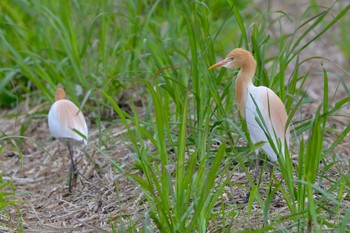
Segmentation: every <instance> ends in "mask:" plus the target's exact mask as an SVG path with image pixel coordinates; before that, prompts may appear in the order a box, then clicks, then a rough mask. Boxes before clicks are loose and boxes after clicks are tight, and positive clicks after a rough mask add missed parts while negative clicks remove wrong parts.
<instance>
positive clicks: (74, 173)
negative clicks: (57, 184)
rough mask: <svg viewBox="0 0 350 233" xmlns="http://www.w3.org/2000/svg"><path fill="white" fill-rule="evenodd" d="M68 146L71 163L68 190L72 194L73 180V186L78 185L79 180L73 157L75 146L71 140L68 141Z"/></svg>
mask: <svg viewBox="0 0 350 233" xmlns="http://www.w3.org/2000/svg"><path fill="white" fill-rule="evenodd" d="M67 146H68V150H69V155H70V161H71V166H70V169H69V186H68V190H69V192H72V179H74V180H73V184H74V185H75V184H76V180H77V169H76V167H75V164H74V157H73V145H72V144H71V142H70V141H69V140H67Z"/></svg>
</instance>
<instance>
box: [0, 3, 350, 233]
mask: <svg viewBox="0 0 350 233" xmlns="http://www.w3.org/2000/svg"><path fill="white" fill-rule="evenodd" d="M13 2H14V3H16V4H13V5H11V4H12V2H11V3H10V1H1V2H0V7H1V10H2V11H3V12H4V13H5V14H4V16H2V25H3V26H4V27H2V29H1V31H0V43H1V46H2V49H1V53H2V57H1V58H0V61H1V63H2V65H1V67H2V68H1V75H2V76H3V77H4V78H3V79H1V81H0V91H2V95H6V96H8V98H12V97H13V96H12V95H11V94H9V93H13V91H12V90H15V91H16V92H17V93H30V94H31V95H33V96H34V97H35V98H36V101H37V102H42V101H44V100H50V101H51V100H52V94H53V90H54V89H55V87H56V86H57V85H58V84H62V85H63V86H64V87H65V88H66V89H67V92H68V93H76V95H73V94H72V95H71V97H72V99H73V101H75V102H79V101H78V100H80V101H82V102H83V105H85V106H84V109H88V111H89V112H90V114H89V115H90V116H97V117H96V118H97V122H96V125H97V126H96V127H99V126H100V125H101V124H102V122H101V121H102V120H103V117H104V116H101V114H102V112H103V110H105V109H106V108H107V109H113V110H114V111H115V112H116V113H117V115H118V116H119V119H118V120H116V123H118V124H122V125H124V126H125V127H126V129H127V131H128V140H130V142H131V144H132V148H133V150H134V152H135V157H134V159H135V160H134V163H135V164H134V165H135V167H136V168H138V169H140V171H141V175H140V174H139V175H136V174H135V173H133V172H130V171H129V170H128V169H121V166H120V165H118V162H117V161H112V163H113V166H114V167H116V169H118V170H119V171H120V172H121V173H122V174H123V175H125V176H127V177H128V178H129V179H130V180H132V181H133V183H134V184H135V186H137V187H139V188H140V189H141V190H142V192H143V193H144V195H145V200H146V202H147V206H148V209H146V210H145V213H144V220H141V219H140V220H139V223H140V224H143V228H142V229H143V231H145V232H152V231H153V230H156V229H157V230H159V231H161V232H195V231H197V232H207V231H228V232H230V231H233V230H237V229H236V228H235V226H236V225H237V224H240V225H242V224H241V222H244V219H249V218H252V217H261V219H262V220H261V224H259V225H257V226H254V228H255V229H256V230H276V231H277V230H280V231H301V232H302V231H306V230H308V231H318V230H320V231H321V230H324V229H325V228H326V227H327V228H329V229H332V230H339V231H343V232H345V231H347V230H349V229H348V225H347V222H348V221H349V218H350V217H349V216H350V214H349V213H350V211H349V209H348V208H349V207H347V206H342V205H341V203H342V201H343V200H344V198H346V197H345V196H346V195H345V194H346V193H348V191H349V188H348V187H349V177H348V175H347V174H343V173H342V172H341V171H339V174H340V176H341V177H340V179H338V180H337V181H334V180H331V179H327V171H329V170H330V169H335V168H336V164H337V161H332V162H330V163H329V164H328V160H326V158H329V157H332V155H333V154H334V153H335V152H334V149H335V148H336V147H337V146H338V145H339V144H340V143H342V141H343V140H344V138H345V137H347V134H348V133H349V131H350V126H347V127H346V128H345V130H344V131H343V132H337V131H335V130H332V129H330V127H329V121H330V120H329V119H330V117H332V116H335V115H336V114H338V113H339V112H340V111H341V110H342V108H343V107H344V106H345V105H346V104H348V103H349V102H350V99H349V97H348V96H347V97H345V98H343V99H342V100H340V101H338V102H337V103H335V104H334V105H332V104H331V103H330V101H329V99H328V92H329V87H328V82H329V78H328V72H327V70H326V69H325V68H324V70H323V74H322V75H321V76H322V78H323V87H324V89H323V92H324V97H323V98H324V99H323V101H322V102H323V104H322V105H321V106H319V108H318V109H317V111H316V112H315V113H314V114H313V115H312V116H310V117H309V118H307V119H300V120H295V118H296V115H297V113H298V112H299V110H300V108H301V107H302V106H303V105H304V104H307V101H308V96H307V94H306V92H305V89H307V86H306V85H307V80H308V79H309V75H310V73H311V72H312V71H311V68H310V69H308V70H309V71H308V72H307V73H306V74H302V73H301V71H300V70H301V67H302V66H303V65H304V64H305V62H306V61H310V60H314V61H317V60H318V59H323V58H319V57H312V56H311V57H307V58H306V59H305V60H301V58H300V57H299V56H300V54H302V53H304V52H305V51H306V49H307V48H308V46H310V45H312V44H313V43H317V39H319V38H321V37H323V36H324V35H325V34H326V33H327V34H328V33H329V31H330V30H332V29H333V27H334V26H335V25H336V23H338V22H339V21H340V20H342V19H343V17H345V15H346V13H347V12H348V10H349V6H345V7H344V8H343V9H341V10H340V11H337V12H336V13H335V12H334V8H332V6H330V8H327V9H324V10H323V11H320V12H311V11H308V10H306V11H305V16H304V18H303V19H302V20H295V19H293V18H292V17H291V16H289V15H288V13H287V12H284V11H278V12H271V11H270V9H267V12H259V13H256V14H252V15H253V16H252V15H248V14H249V9H250V8H249V9H248V8H245V7H247V6H246V5H244V4H243V3H242V5H241V4H236V2H235V3H234V2H232V1H226V2H215V3H214V2H209V1H208V2H205V1H204V2H200V1H187V2H179V1H175V0H170V1H167V2H165V1H153V2H148V1H125V2H121V3H119V2H117V3H115V2H113V1H94V2H93V3H92V2H88V1H87V2H85V1H68V0H65V1H63V2H57V1H49V2H48V1H44V0H37V1H33V2H31V3H29V2H27V1H22V0H15V1H13ZM242 2H243V1H242ZM165 9H166V10H165ZM218 9H219V10H218ZM331 14H332V16H333V18H331V19H329V18H328V17H329V16H330V15H331ZM254 15H257V16H256V17H254ZM276 15H277V16H278V17H277V20H273V19H272V17H271V16H276ZM283 20H290V21H292V22H295V29H294V30H293V31H292V32H287V31H284V28H283V25H282V24H283ZM270 28H273V29H274V30H275V31H276V30H277V32H278V33H276V34H272V33H271V34H269V29H270ZM234 47H245V48H246V49H248V50H250V51H253V55H254V57H255V59H256V60H257V72H256V79H255V84H256V85H265V86H269V87H270V88H272V89H273V90H274V91H275V92H276V93H277V94H278V95H279V96H280V98H281V99H282V100H283V102H284V103H285V106H286V109H287V112H288V114H289V119H288V122H289V123H290V126H291V129H292V132H291V133H292V144H293V145H294V146H292V148H291V150H290V151H289V152H288V151H286V154H287V156H286V159H285V160H283V161H281V160H280V161H279V163H278V164H275V165H273V166H274V171H275V173H274V175H273V176H272V177H271V180H270V181H269V183H268V184H266V182H261V183H260V182H258V184H255V183H254V182H253V179H252V175H251V174H250V164H251V158H252V157H253V155H254V151H255V150H256V149H258V148H259V147H260V146H261V144H257V145H252V143H251V140H250V139H249V132H248V130H247V126H246V123H245V121H244V119H241V118H239V116H237V111H236V107H235V100H234V98H233V96H234V84H233V83H234V82H233V81H232V79H233V78H232V76H235V74H236V72H232V73H229V72H226V71H225V70H224V69H223V70H221V71H210V72H209V71H207V67H209V65H211V64H213V63H214V62H215V61H216V60H217V59H218V57H220V56H221V57H222V56H225V55H226V52H228V51H229V50H231V49H232V48H234ZM324 60H326V59H325V58H324ZM345 75H347V76H348V75H349V73H346V74H345ZM321 76H320V77H321ZM14 86H15V87H16V88H14ZM79 89H82V90H83V93H87V94H80V95H79V93H80V92H79ZM128 90H129V91H130V92H132V91H135V90H137V93H127V92H128ZM16 92H15V93H16ZM121 92H124V93H127V96H128V98H129V99H127V101H126V102H127V103H128V104H129V105H130V109H131V111H124V109H123V108H122V106H121V104H120V103H119V102H118V101H117V100H116V96H118V95H121ZM15 96H16V97H15V98H19V97H17V96H18V95H15ZM135 97H137V98H139V99H141V102H142V106H143V109H144V114H141V113H140V112H139V111H138V108H137V107H136V106H135V105H136V103H135V101H134V98H135ZM19 99H20V98H19ZM1 102H2V101H1ZM236 116H237V117H236ZM107 120H109V121H112V119H107ZM93 126H94V125H93ZM328 132H332V133H334V134H336V135H337V136H338V139H336V140H335V141H334V142H332V144H331V145H330V146H329V147H327V146H326V145H325V144H324V143H323V141H324V140H323V139H324V138H325V136H326V134H327V133H328ZM103 134H104V132H103V131H102V130H100V131H99V138H100V140H99V143H98V145H95V146H96V148H99V151H100V153H101V154H102V155H104V156H106V157H108V158H110V156H109V155H108V153H107V152H106V151H103V149H101V148H102V145H103V144H108V143H113V142H110V141H107V142H106V141H103V140H106V139H103V138H104V137H103ZM109 140H111V141H112V139H109ZM241 141H245V142H247V145H242V143H241ZM216 144H218V146H217V148H216V147H215V145H216ZM100 147H101V148H100ZM295 154H297V159H294V160H293V159H292V158H291V156H294V155H295ZM265 161H266V160H265ZM321 161H323V162H322V163H320V162H321ZM265 165H266V163H264V165H263V168H262V171H263V169H264V168H265ZM235 172H240V173H245V174H246V176H247V178H248V180H249V186H250V187H251V191H250V198H249V200H248V203H246V204H244V205H245V206H246V207H247V208H246V209H247V210H246V211H245V210H241V209H240V206H241V204H237V203H238V202H239V201H240V200H239V197H237V194H236V193H231V192H230V191H228V190H231V189H230V188H228V187H231V188H240V189H242V190H243V191H242V192H248V191H249V187H248V185H247V187H245V186H244V185H238V184H236V183H235V181H234V180H231V175H232V174H233V173H235ZM262 174H263V172H261V173H260V177H259V180H260V181H261V180H263V179H265V178H264V177H261V176H262ZM281 177H283V179H281ZM324 179H327V181H328V183H329V185H328V186H327V187H323V186H321V185H320V184H319V182H321V181H322V180H324ZM265 190H267V191H265ZM276 195H281V196H282V197H283V200H284V203H285V205H286V206H287V208H288V211H286V212H285V213H283V214H278V213H274V214H271V210H272V209H273V206H272V204H273V203H274V197H275V196H276ZM227 196H229V197H230V198H231V199H230V201H225V200H226V197H227ZM218 203H220V204H219V205H218ZM116 205H117V203H116ZM256 208H259V209H261V210H262V212H263V215H262V216H260V215H259V214H258V213H255V212H254V209H256ZM130 221H134V220H130ZM131 225H132V226H134V227H135V231H136V228H137V227H136V226H137V224H134V222H133V224H131ZM113 227H114V226H113ZM120 229H124V228H123V226H121V228H120ZM114 230H115V231H117V230H116V229H114ZM131 230H132V229H131Z"/></svg>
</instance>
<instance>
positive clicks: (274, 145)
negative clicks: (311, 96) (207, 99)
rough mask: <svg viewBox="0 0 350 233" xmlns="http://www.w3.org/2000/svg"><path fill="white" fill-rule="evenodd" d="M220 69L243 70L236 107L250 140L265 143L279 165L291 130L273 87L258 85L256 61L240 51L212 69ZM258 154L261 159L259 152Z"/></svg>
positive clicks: (237, 89) (270, 154)
mask: <svg viewBox="0 0 350 233" xmlns="http://www.w3.org/2000/svg"><path fill="white" fill-rule="evenodd" d="M218 67H225V68H228V69H234V68H240V71H239V73H238V75H237V79H236V83H235V90H236V104H237V107H238V110H239V112H240V114H241V116H242V117H243V118H245V119H246V122H247V127H248V130H249V133H250V138H251V140H252V142H253V143H254V144H255V143H257V142H264V144H263V145H262V146H261V149H262V150H263V151H264V152H265V153H266V155H267V156H268V158H269V159H270V160H271V161H273V162H276V161H277V156H278V155H280V156H283V157H284V155H285V149H287V150H288V146H289V138H290V133H289V127H288V126H287V127H286V122H287V118H288V116H287V112H286V108H285V106H284V104H283V102H282V101H281V99H280V98H279V97H278V96H277V95H276V94H275V93H274V92H273V91H272V90H271V89H270V88H268V87H264V86H258V87H257V86H254V84H253V77H254V74H255V69H256V62H255V59H254V57H253V56H252V54H251V53H250V52H248V51H247V50H244V49H241V48H236V49H234V50H232V51H231V52H230V53H229V54H228V55H227V57H226V58H225V59H224V60H222V61H219V62H217V63H216V64H214V65H212V66H211V67H209V68H208V69H209V70H210V69H213V68H218ZM256 155H257V158H258V151H256ZM257 161H258V160H257Z"/></svg>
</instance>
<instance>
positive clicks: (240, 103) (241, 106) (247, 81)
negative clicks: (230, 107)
mask: <svg viewBox="0 0 350 233" xmlns="http://www.w3.org/2000/svg"><path fill="white" fill-rule="evenodd" d="M255 69H256V64H255V61H254V60H253V59H252V61H250V62H248V63H245V64H244V65H243V66H242V67H241V70H240V71H239V73H238V75H237V79H236V103H237V107H238V110H239V112H240V113H241V115H242V116H243V117H244V118H245V104H246V99H247V90H248V87H249V86H250V85H253V77H254V74H255Z"/></svg>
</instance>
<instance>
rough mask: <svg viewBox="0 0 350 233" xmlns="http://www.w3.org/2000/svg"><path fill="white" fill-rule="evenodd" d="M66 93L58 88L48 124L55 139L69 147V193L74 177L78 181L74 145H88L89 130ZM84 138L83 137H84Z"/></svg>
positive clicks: (81, 114)
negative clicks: (66, 97)
mask: <svg viewBox="0 0 350 233" xmlns="http://www.w3.org/2000/svg"><path fill="white" fill-rule="evenodd" d="M65 96H66V94H65V92H64V90H63V89H62V88H58V89H57V91H56V93H55V100H56V101H55V103H54V104H53V105H52V106H51V108H50V111H49V115H48V123H49V130H50V133H51V135H52V136H53V137H55V138H57V139H59V140H60V141H62V142H63V143H65V144H66V145H67V147H68V150H69V154H70V159H71V168H70V176H69V191H70V192H71V191H72V177H73V175H74V180H76V175H77V169H76V167H75V164H74V158H73V145H75V144H79V143H84V144H85V145H86V144H87V138H88V128H87V125H86V122H85V118H84V115H83V113H82V112H81V111H80V110H79V108H78V107H77V106H76V105H75V104H74V103H73V102H71V101H70V100H67V99H65ZM82 135H83V136H84V137H83V136H82Z"/></svg>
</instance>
